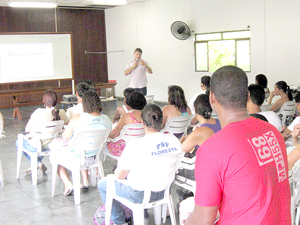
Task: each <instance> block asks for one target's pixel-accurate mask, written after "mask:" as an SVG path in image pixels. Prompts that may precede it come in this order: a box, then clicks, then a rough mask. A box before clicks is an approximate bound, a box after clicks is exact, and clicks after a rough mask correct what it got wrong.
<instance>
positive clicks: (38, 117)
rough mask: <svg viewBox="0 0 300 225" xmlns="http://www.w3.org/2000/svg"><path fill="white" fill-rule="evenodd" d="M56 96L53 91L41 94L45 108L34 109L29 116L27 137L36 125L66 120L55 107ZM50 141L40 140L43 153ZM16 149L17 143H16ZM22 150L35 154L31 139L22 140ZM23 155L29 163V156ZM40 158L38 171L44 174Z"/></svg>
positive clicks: (61, 111) (26, 128) (26, 171)
mask: <svg viewBox="0 0 300 225" xmlns="http://www.w3.org/2000/svg"><path fill="white" fill-rule="evenodd" d="M57 99H58V98H57V94H56V93H55V91H53V90H51V89H49V90H46V91H45V93H44V94H43V102H44V105H45V108H38V109H36V110H35V111H34V112H33V113H32V114H31V116H30V119H29V121H28V123H27V125H26V127H25V132H26V133H27V135H30V133H33V132H34V130H35V128H36V127H37V125H39V124H41V123H43V122H45V121H53V120H61V119H62V120H64V119H66V114H65V111H64V110H57V109H55V106H56V104H57ZM28 137H29V136H28ZM51 141H52V139H46V140H42V149H43V151H47V150H49V148H48V144H49V143H50V142H51ZM16 145H17V147H18V141H17V142H16ZM23 148H25V149H27V150H28V151H31V152H36V146H35V142H34V140H33V138H30V137H29V138H26V139H24V140H23ZM23 155H24V156H25V157H26V158H27V159H28V160H29V161H30V156H29V155H27V154H26V153H25V152H23ZM42 159H43V157H42V156H39V157H38V160H37V162H38V169H41V171H42V172H43V173H45V172H46V170H47V167H46V166H45V165H44V163H42ZM25 173H28V174H30V173H31V168H29V169H27V170H25Z"/></svg>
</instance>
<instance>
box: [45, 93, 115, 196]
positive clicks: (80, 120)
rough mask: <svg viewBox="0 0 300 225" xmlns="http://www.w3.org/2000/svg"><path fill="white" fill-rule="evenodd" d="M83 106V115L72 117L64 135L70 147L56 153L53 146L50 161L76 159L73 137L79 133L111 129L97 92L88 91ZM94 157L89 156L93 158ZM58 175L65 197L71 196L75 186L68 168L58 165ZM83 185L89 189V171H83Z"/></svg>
mask: <svg viewBox="0 0 300 225" xmlns="http://www.w3.org/2000/svg"><path fill="white" fill-rule="evenodd" d="M82 106H83V113H81V114H77V115H75V116H73V117H72V119H71V120H70V122H69V124H68V126H67V128H66V130H65V132H64V133H63V134H62V139H63V141H65V142H67V143H68V144H67V145H68V147H66V149H63V150H62V151H55V150H56V149H54V148H55V147H56V146H55V145H51V146H50V147H51V149H52V148H53V150H54V151H53V154H52V155H51V156H50V160H51V159H52V157H57V154H59V157H66V158H76V157H78V155H79V152H78V151H74V148H75V146H73V145H72V141H73V140H72V137H73V136H75V135H74V134H76V133H77V132H79V131H83V130H101V129H111V126H112V124H111V121H110V119H109V117H108V116H107V115H105V114H102V110H103V108H102V104H101V101H100V98H99V96H98V94H97V93H96V92H95V91H86V92H85V93H84V94H83V96H82ZM91 156H93V155H89V156H88V157H91ZM57 173H58V175H59V176H60V178H61V179H62V181H63V182H64V185H65V191H64V195H70V194H72V193H73V185H72V183H71V181H70V179H69V177H68V174H67V170H66V168H64V167H62V166H60V165H58V168H57ZM81 174H82V185H81V188H88V187H89V181H88V171H87V170H82V171H81Z"/></svg>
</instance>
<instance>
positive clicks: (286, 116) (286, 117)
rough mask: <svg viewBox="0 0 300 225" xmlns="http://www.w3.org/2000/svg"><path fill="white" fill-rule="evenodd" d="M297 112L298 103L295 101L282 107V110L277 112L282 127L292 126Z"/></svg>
mask: <svg viewBox="0 0 300 225" xmlns="http://www.w3.org/2000/svg"><path fill="white" fill-rule="evenodd" d="M295 112H296V103H295V102H294V101H289V102H286V103H284V104H283V105H282V106H281V108H280V110H279V111H278V112H277V115H278V116H279V118H280V119H281V124H282V127H284V126H288V125H290V124H291V122H292V120H293V117H294V115H295Z"/></svg>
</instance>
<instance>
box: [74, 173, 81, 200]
mask: <svg viewBox="0 0 300 225" xmlns="http://www.w3.org/2000/svg"><path fill="white" fill-rule="evenodd" d="M72 179H73V188H74V201H75V205H79V204H80V168H78V169H75V170H72Z"/></svg>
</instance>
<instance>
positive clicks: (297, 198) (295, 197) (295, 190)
mask: <svg viewBox="0 0 300 225" xmlns="http://www.w3.org/2000/svg"><path fill="white" fill-rule="evenodd" d="M289 182H290V186H291V217H292V224H295V225H299V220H300V189H299V188H300V160H298V161H297V162H296V163H295V165H294V166H293V168H292V169H291V170H290V171H289Z"/></svg>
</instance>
